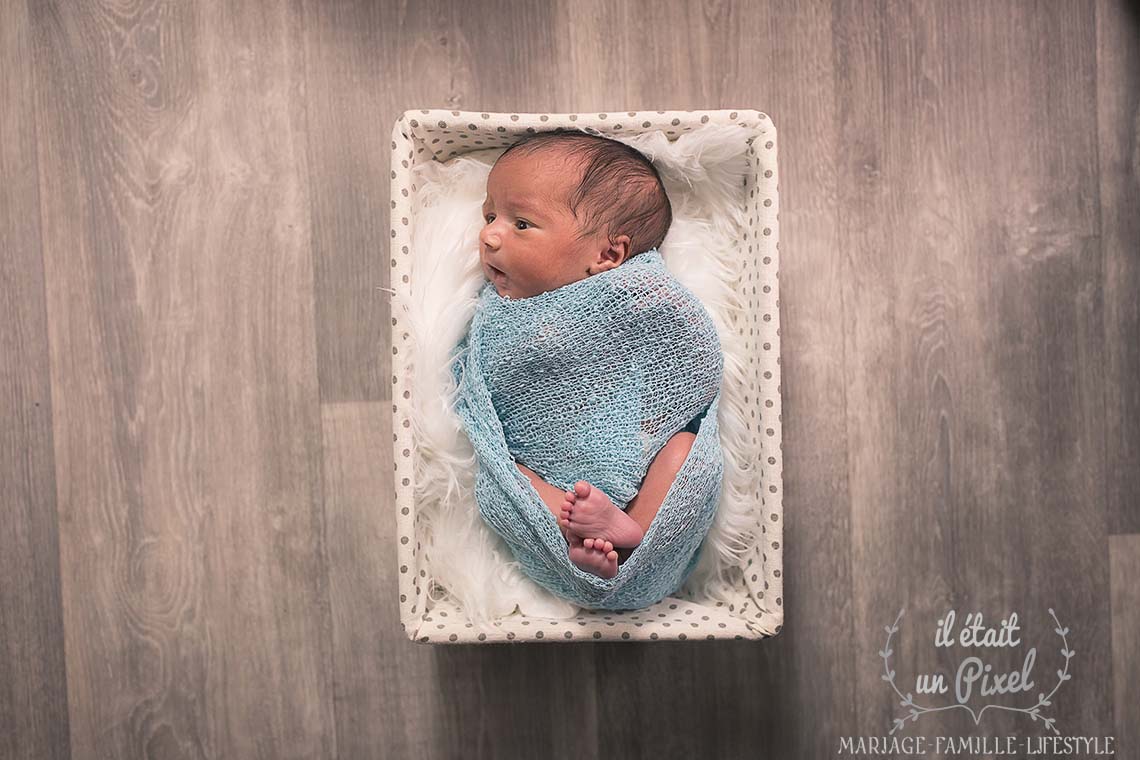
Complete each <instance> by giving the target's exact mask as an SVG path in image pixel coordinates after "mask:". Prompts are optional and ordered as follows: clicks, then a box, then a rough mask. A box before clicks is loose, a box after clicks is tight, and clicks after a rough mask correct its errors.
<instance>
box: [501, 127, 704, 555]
mask: <svg viewBox="0 0 1140 760" xmlns="http://www.w3.org/2000/svg"><path fill="white" fill-rule="evenodd" d="M483 221H484V227H483V228H482V230H481V232H480V234H479V242H480V246H479V248H480V262H481V264H482V267H483V273H484V274H485V276H486V277H487V279H488V280H489V281H490V282H491V283H492V284H493V285H494V288H495V290H496V291H497V293H498V294H499V295H500V296H502V297H503V298H506V299H526V298H531V297H534V296H537V295H540V294H542V293H546V292H548V291H552V290H556V289H558V288H561V287H563V286H565V285H569V284H570V283H574V282H577V281H579V280H582V279H584V278H587V277H590V276H592V275H597V274H600V273H602V272H605V271H608V270H611V269H613V268H615V267H619V266H621V265H622V264H624V263H626V262H627V261H629V260H630V259H631V257H634V256H636V255H637V254H639V253H643V252H645V251H648V250H651V249H656V248H657V247H658V246H659V245H660V244H661V242H662V241H663V240H664V238H665V234H666V232H667V231H668V229H669V225H670V224H671V222H672V209H671V207H670V204H669V199H668V197H667V196H666V194H665V188H664V186H663V184H662V182H661V179H660V177H659V175H658V174H657V171H656V169H655V168H654V167H653V165H652V164H651V163H650V162H649V161H648V160H647V159H646V158H645V157H644V156H643V155H642V154H641V153H640V152H638V151H637V150H635V149H634V148H631V147H629V146H627V145H625V144H623V143H620V142H618V141H616V140H608V139H606V138H603V137H596V136H593V135H590V134H587V133H584V132H579V131H562V130H558V131H554V132H542V133H537V134H535V135H531V136H528V137H525V138H523V139H522V140H520V141H519V142H517V143H515V144H514V145H512V146H511V147H510V148H508V149H507V150H506V151H505V152H504V153H503V154H502V155H501V156H500V157H499V159H498V161H497V162H496V163H495V165H494V167H493V168H492V170H491V173H490V175H489V176H488V179H487V197H486V199H485V200H484V203H483ZM538 339H540V340H541V337H539V338H538ZM589 361H591V357H590V356H578V357H573V356H568V357H566V360H565V372H570V373H573V372H575V363H576V362H589ZM552 414H553V415H554V416H555V417H557V415H558V412H557V410H553V411H552ZM694 422H696V420H694ZM694 429H698V428H695V427H694V424H693V423H690V425H689V427H688V428H686V429H685V430H682V431H680V432H677V433H675V434H674V435H672V437H671V438H670V439H669V440H668V442H667V443H666V444H665V446H664V447H663V448H662V449H661V450H660V451H659V452H658V453H657V455H656V457H655V458H654V459H653V461H652V463H651V464H650V466H649V469H648V471H647V472H646V475H645V478H644V480H643V481H642V483H641V488H640V489H639V490H638V491H637V494H636V496H635V497H634V498H633V499H632V500H630V501H629V502H628V504H627V505H626V511H622V510H621V509H619V508H618V507H617V506H616V505H615V504H614V502H613V501H612V500H611V498H610V496H609V495H607V494H606V493H605V492H604V491H602V490H601V489H600V488H598V487H596V486H595V485H593V484H591V483H590V482H588V481H586V480H579V481H577V483H575V484H574V487H573V490H567V491H563V490H561V489H560V488H557V487H555V486H553V485H551V484H549V483H547V482H546V481H545V480H543V479H542V477H540V476H539V475H538V474H537V473H536V472H535V471H534V470H532V469H530V468H529V467H528V466H527V465H526V464H524V463H522V462H518V461H516V463H515V464H516V466H517V467H518V469H519V471H521V472H522V473H523V474H524V475H526V476H527V478H528V479H529V480H530V481H531V483H532V484H533V486H534V488H535V490H536V491H537V492H538V494H539V496H540V497H541V498H542V500H543V502H544V503H545V505H546V506H547V508H548V509H549V510H550V512H551V514H552V515H553V516H554V518H555V519H556V520H557V522H558V525H559V527H560V529H561V531H562V534H563V536H564V537H565V538H566V541H567V543H568V545H569V549H568V553H569V558H570V561H571V562H572V563H573V564H574V565H575V566H577V567H578V568H580V569H582V570H583V571H586V572H589V573H593V574H594V575H597V576H599V577H602V578H612V577H614V576H615V575H616V574H617V572H618V564H619V563H620V562H624V561H625V560H626V559H627V558H628V557H629V556H630V554H632V552H633V550H634V548H635V547H637V546H638V544H639V543H641V541H642V538H643V537H644V535H645V533H646V531H648V530H649V527H650V524H651V523H652V522H653V519H654V517H655V516H656V515H657V512H658V509H659V508H660V507H661V504H662V502H663V501H664V499H665V496H666V494H667V493H668V491H669V488H670V486H671V485H672V484H673V481H674V479H675V478H676V476H677V473H678V471H680V469H681V467H682V465H683V464H684V463H685V460H686V458H687V457H688V454H689V451H690V449H691V448H692V446H693V441H694V440H695V438H696V436H695V434H694V433H693V432H692V431H693V430H694Z"/></svg>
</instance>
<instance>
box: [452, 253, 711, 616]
mask: <svg viewBox="0 0 1140 760" xmlns="http://www.w3.org/2000/svg"><path fill="white" fill-rule="evenodd" d="M451 368H452V375H453V377H454V378H455V380H456V384H457V387H458V390H457V394H456V401H455V411H456V413H457V415H458V416H459V418H460V420H461V421H462V422H463V425H464V428H465V430H466V432H467V435H468V437H469V438H470V439H471V443H472V447H473V449H474V450H475V453H476V457H477V460H478V466H477V472H476V476H475V498H476V501H477V503H478V509H479V514H480V516H481V517H482V518H483V520H484V521H485V522H486V523H487V524H488V525H489V526H490V527H491V529H492V530H494V531H495V532H496V533H497V534H498V535H499V536H501V537H502V538H503V539H504V541H506V543H507V545H508V546H509V548H510V550H511V552H512V553H513V554H514V556H515V558H516V559H517V560H518V561H519V564H520V566H521V568H522V570H523V572H525V573H526V574H527V575H528V576H529V577H530V578H531V579H532V580H534V581H535V582H536V583H538V584H540V585H542V586H543V587H544V588H546V589H548V590H549V591H551V592H552V593H554V594H557V595H559V596H561V597H563V598H565V599H568V600H570V601H572V602H574V603H576V604H578V605H580V606H583V607H588V608H591V609H609V610H618V609H642V608H644V607H647V606H649V605H651V604H654V603H655V602H657V601H660V600H661V599H663V598H664V597H666V596H668V595H669V594H672V593H675V592H676V591H677V590H678V589H680V587H681V586H682V585H683V584H684V582H685V580H686V579H687V578H688V576H689V574H690V573H691V572H692V570H693V568H695V567H696V563H697V559H698V558H699V556H700V546H701V542H702V541H703V540H704V537H705V535H706V534H707V533H708V530H709V527H710V526H711V525H712V521H713V518H714V517H715V515H716V506H717V502H718V501H719V498H720V492H721V483H722V479H723V475H724V458H723V452H722V451H721V448H720V440H719V433H718V425H717V406H718V403H719V401H720V386H721V380H722V377H723V369H724V359H723V354H722V352H721V346H720V340H719V338H718V336H717V333H716V327H715V325H714V323H713V321H712V319H711V317H710V316H709V313H708V311H707V310H706V309H705V307H704V305H703V304H702V303H701V302H700V300H699V299H697V297H696V296H695V295H693V294H692V293H691V292H690V291H689V290H688V289H687V288H685V287H684V286H683V285H682V284H681V283H680V282H679V281H678V280H676V278H674V277H673V276H672V274H671V273H670V272H669V271H668V270H667V269H666V268H665V263H664V261H663V259H662V258H661V254H660V253H659V252H658V251H657V250H656V249H650V250H648V251H646V252H644V253H642V254H640V255H638V256H635V257H633V258H632V259H630V260H629V261H627V262H626V263H624V264H622V265H620V266H618V267H615V268H613V269H610V270H607V271H605V272H602V273H600V274H596V275H593V276H590V277H586V278H585V279H582V280H579V281H577V282H574V283H571V284H569V285H565V286H563V287H561V288H558V289H556V290H552V291H547V292H546V293H542V294H540V295H537V296H533V297H531V298H523V299H511V298H508V297H503V296H500V295H499V294H498V292H497V291H496V290H495V287H494V285H493V284H491V283H489V282H488V283H486V284H485V285H484V286H483V289H482V290H481V291H480V293H479V300H478V304H477V306H476V310H475V314H474V317H473V319H472V321H471V326H470V329H469V331H468V333H467V335H465V336H464V338H463V339H462V340H461V341H460V342H459V345H458V346H457V347H456V353H455V355H454V356H453V361H452V367H451ZM686 429H687V430H690V431H692V432H695V433H696V440H695V441H694V442H693V447H692V449H691V451H690V453H689V456H688V458H687V459H686V460H685V463H684V465H683V466H682V468H681V471H680V472H679V473H678V474H677V477H676V478H675V480H674V483H673V485H672V487H671V488H670V489H669V492H668V494H667V495H666V497H665V500H664V502H663V503H662V505H661V508H660V510H659V511H658V513H657V516H656V517H655V518H654V520H653V522H652V524H651V525H650V527H649V530H648V531H646V533H645V537H644V538H643V539H642V542H641V544H640V545H639V546H638V547H637V548H636V549H635V550H634V552H633V553H632V555H631V556H630V557H629V558H628V559H626V560H625V561H624V562H622V563H621V564H620V565H619V566H618V573H617V575H616V576H614V577H613V578H609V579H604V578H599V577H598V576H596V575H593V574H591V573H587V572H585V571H583V570H580V569H579V568H577V567H575V566H574V565H573V564H572V563H571V562H570V560H569V557H568V547H567V543H566V539H565V538H564V537H563V535H562V532H561V530H560V529H559V527H558V524H557V522H556V520H555V518H554V516H553V515H552V514H551V512H550V510H549V509H548V508H547V507H546V505H545V504H544V503H543V501H542V499H541V497H540V496H539V495H538V492H537V491H536V490H535V489H534V486H533V485H532V484H531V482H530V480H529V479H528V478H527V477H526V476H525V475H523V473H522V472H520V471H519V469H518V467H517V466H516V465H515V462H516V461H517V462H519V463H522V464H524V465H526V466H527V467H529V468H530V469H532V470H534V471H535V472H536V473H537V474H538V475H539V476H540V477H542V479H543V480H545V481H546V482H548V483H550V484H551V485H554V486H557V487H558V488H560V489H562V490H570V489H571V488H573V485H574V483H576V482H577V481H578V480H585V481H587V482H589V483H591V484H592V485H594V486H596V487H598V488H600V489H601V490H602V491H603V492H605V493H606V495H608V496H609V497H610V498H611V500H612V501H613V502H614V504H615V505H616V506H617V507H619V508H621V509H625V508H626V507H627V506H628V503H629V501H630V500H631V499H633V497H634V496H636V494H637V491H638V489H639V488H640V487H641V482H642V480H643V479H644V477H645V474H646V472H647V471H648V469H649V465H650V464H651V463H652V461H653V459H654V457H655V456H656V455H657V453H658V452H659V451H660V450H661V448H662V447H663V446H664V445H665V443H666V442H668V440H669V438H670V437H672V436H673V435H674V434H675V433H677V432H679V431H681V430H686Z"/></svg>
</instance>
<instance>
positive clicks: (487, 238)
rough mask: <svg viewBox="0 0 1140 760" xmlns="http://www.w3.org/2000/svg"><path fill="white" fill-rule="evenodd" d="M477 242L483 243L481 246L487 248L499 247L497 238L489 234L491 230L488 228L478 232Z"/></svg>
mask: <svg viewBox="0 0 1140 760" xmlns="http://www.w3.org/2000/svg"><path fill="white" fill-rule="evenodd" d="M479 240H481V241H482V242H483V245H485V246H487V247H488V248H498V247H499V236H498V235H497V234H495V233H493V232H491V228H490V227H489V226H488V227H484V228H483V229H482V231H480V233H479Z"/></svg>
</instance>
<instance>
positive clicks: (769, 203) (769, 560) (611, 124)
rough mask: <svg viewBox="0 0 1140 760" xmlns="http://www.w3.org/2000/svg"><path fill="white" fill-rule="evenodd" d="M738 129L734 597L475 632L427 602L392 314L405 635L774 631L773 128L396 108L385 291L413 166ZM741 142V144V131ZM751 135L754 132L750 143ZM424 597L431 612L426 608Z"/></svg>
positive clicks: (398, 267) (660, 115)
mask: <svg viewBox="0 0 1140 760" xmlns="http://www.w3.org/2000/svg"><path fill="white" fill-rule="evenodd" d="M710 123H711V124H722V125H731V124H738V125H740V126H741V127H746V128H747V129H742V130H741V133H742V136H741V138H740V148H741V152H742V153H746V154H747V156H748V159H749V165H750V166H751V167H752V169H753V173H752V175H751V176H749V177H747V178H746V179H745V182H744V186H743V188H742V193H741V198H740V202H741V204H742V207H743V208H744V210H745V216H746V224H747V227H746V229H745V230H744V231H743V232H742V235H741V239H740V241H739V248H740V252H741V256H742V257H743V259H744V268H743V271H742V274H741V279H740V281H739V282H738V287H739V288H740V293H741V294H742V295H743V296H744V301H745V303H746V304H747V306H748V313H747V314H746V315H745V316H744V317H743V318H742V319H739V320H737V322H736V324H735V328H736V329H737V331H738V332H739V333H740V335H741V337H742V339H743V341H744V343H745V347H746V351H747V353H748V356H749V365H748V369H749V373H748V374H749V393H748V396H749V397H750V398H753V399H755V406H754V408H753V409H752V410H750V414H749V419H748V425H749V429H750V431H751V438H752V444H753V446H754V450H753V451H751V452H749V455H750V457H751V458H752V459H754V460H755V461H756V462H757V464H758V467H759V472H760V477H759V478H758V479H757V483H758V492H757V493H756V494H755V495H754V496H755V500H756V519H757V522H758V523H759V524H760V529H761V533H762V540H761V541H760V542H758V544H757V547H756V550H755V552H753V554H752V556H749V557H747V558H746V561H745V562H743V563H742V564H741V567H740V574H739V596H738V597H737V598H736V601H734V602H719V601H716V602H713V601H704V602H701V601H696V600H693V601H686V600H684V599H677V598H674V597H667V598H666V599H664V600H662V601H661V602H659V603H657V604H656V605H653V606H652V607H649V608H647V609H644V610H639V611H635V612H613V611H605V610H599V611H591V610H582V611H581V612H580V613H579V614H578V615H577V616H576V617H575V618H571V619H568V620H550V619H546V618H537V617H526V616H521V615H518V614H516V615H513V616H511V617H509V618H506V619H504V620H502V621H500V622H499V624H498V625H497V626H496V628H495V629H494V630H492V631H484V630H480V629H476V628H475V626H473V625H472V623H471V622H470V621H469V620H468V619H467V617H466V615H465V614H464V612H463V611H462V610H460V609H458V608H456V606H455V605H454V603H452V602H449V601H436V600H435V597H434V595H432V597H431V598H429V591H430V589H428V588H427V585H428V582H427V580H426V577H427V575H428V573H427V569H426V568H427V560H428V557H427V556H426V555H425V554H424V553H423V552H422V551H420V546H421V538H422V532H421V523H420V521H419V519H418V517H417V515H416V510H415V504H414V498H413V494H414V489H415V483H414V478H415V468H414V460H413V457H414V456H415V449H416V444H415V441H414V440H413V435H412V427H411V425H410V423H409V420H408V416H409V414H410V411H411V408H412V407H411V401H410V400H411V398H412V394H414V393H415V392H416V390H415V388H414V387H412V385H411V384H410V383H409V382H408V378H409V377H410V376H411V373H410V369H411V368H410V367H409V366H408V365H407V361H406V357H407V356H409V354H410V346H409V341H410V340H411V338H410V333H409V331H408V330H407V329H405V328H404V327H402V326H401V325H400V323H399V320H398V318H397V317H393V318H392V324H391V333H392V335H391V340H392V399H393V404H392V414H393V431H394V432H393V444H392V445H393V451H394V455H395V473H394V484H395V486H394V498H395V505H396V522H397V534H398V538H397V542H398V543H397V561H398V563H399V574H398V578H399V592H400V620H401V625H402V626H403V629H404V632H405V634H406V635H407V636H408V637H409V638H410V639H411V640H413V641H417V642H423V643H444V644H447V643H493V642H512V643H514V642H543V641H548V642H569V641H597V640H609V641H631V640H637V641H642V640H644V641H657V640H664V639H672V640H708V639H761V638H765V637H768V636H772V635H775V634H777V633H779V632H780V631H781V629H782V627H783V618H784V614H783V580H782V575H783V505H782V497H783V488H782V485H783V484H782V458H781V426H780V425H781V420H780V386H779V383H780V366H779V365H780V359H779V357H780V343H779V334H780V331H779V298H778V294H779V289H778V266H779V255H778V252H779V243H778V240H779V227H778V209H779V199H778V195H777V180H778V176H777V170H776V142H777V139H776V138H777V136H776V129H775V126H774V125H773V124H772V122H771V120H770V119H769V118H768V117H767V115H766V114H764V113H761V112H759V111H754V110H744V109H740V110H727V109H726V110H713V111H629V112H621V113H578V114H527V113H510V114H507V113H482V112H474V111H450V110H443V109H434V110H433V109H421V110H412V111H405V112H404V114H403V115H401V116H400V118H399V119H397V121H396V123H395V125H394V127H393V130H392V142H391V150H392V157H391V177H390V178H391V209H390V219H391V245H390V250H389V253H390V261H391V273H392V280H391V287H392V288H393V289H396V290H397V291H399V292H401V293H403V294H407V293H409V292H410V291H411V289H412V288H413V287H414V283H413V282H411V281H410V277H409V274H410V271H411V266H410V257H411V256H412V255H414V252H413V251H412V250H411V248H410V246H411V243H410V238H411V234H410V233H411V224H412V218H413V214H414V208H415V200H416V190H417V189H416V186H415V184H414V183H413V182H412V171H411V170H412V167H414V166H415V165H416V164H418V163H421V162H425V161H441V162H442V161H447V160H449V159H451V158H453V157H454V156H457V155H460V154H463V153H467V152H469V151H476V150H486V149H491V148H503V147H506V146H507V145H509V144H511V143H512V142H514V141H515V140H516V139H517V138H518V137H521V136H522V135H525V134H529V133H532V132H536V131H542V130H547V129H555V128H558V127H564V128H577V129H581V130H583V131H586V132H589V133H591V134H600V135H603V136H617V135H622V134H625V135H629V134H637V133H642V132H650V131H661V132H663V133H664V134H665V135H666V136H667V137H669V138H670V139H676V137H677V136H679V135H680V134H682V133H684V132H687V131H690V130H693V129H697V128H699V127H701V126H703V125H704V124H710ZM746 133H747V135H748V136H749V139H746V137H745V134H746ZM752 135H756V136H755V137H751V136H752ZM429 601H430V605H431V606H430V608H429Z"/></svg>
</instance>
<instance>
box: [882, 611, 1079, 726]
mask: <svg viewBox="0 0 1140 760" xmlns="http://www.w3.org/2000/svg"><path fill="white" fill-rule="evenodd" d="M905 611H906V608H905V607H904V608H902V609H900V610H899V614H898V617H896V618H895V622H894V624H893V625H888V626H885V627H884V629H883V630H885V631H886V632H887V643H886V644H885V645H884V646H883V648H882V649H880V650H879V656H880V657H881V658H883V675H882V676H881V678H882V679H883V680H884V681H886V682H887V683H889V684H890V685H891V688H892V689H894V692H895V694H897V695H898V696H899V700H900V701H899V705H900V706H902V707H904V708H909V711H908V712H907V714H905V715H903V716H902V717H901V718H894V719H893V721H894V726H893V727H892V728H891V731H890V733H891V734H894V732H895V731H898V730H899V729H901V728H902V727H903V726H905V725H906V722H907V721H908V720H909V721H911V722H914V723H917V722H918V716H920V715H925V714H926V713H932V712H940V711H942V710H953V709H954V708H956V707H961V708H962V709H963V710H965V711H966V712H968V713H970V717H972V718H973V719H974V725H975V726H976V725H977V724H978V723H979V722H980V721H981V719H982V715H983V714H984V713H985V711H986V710H989V709H990V708H991V707H992V708H993V709H995V710H1009V711H1010V712H1020V713H1025V714H1026V715H1028V716H1029V717H1030V718H1032V719H1033V720H1034V721H1036V720H1037V719H1038V718H1040V719H1041V721H1042V722H1043V723H1044V724H1045V728H1047V729H1049V730H1052V731H1053V733H1054V734H1056V735H1057V736H1060V735H1061V731H1060V729H1058V728H1057V727H1056V725H1054V724H1055V723H1056V722H1057V719H1056V718H1047V717H1045V716H1044V715H1042V714H1041V708H1042V707H1048V706H1049V705H1051V704H1053V702H1052V701H1051V699H1052V697H1053V695H1054V694H1056V693H1057V689H1059V688H1061V684H1063V683H1064V682H1065V681H1068V680H1069V679H1070V678H1072V676H1071V675H1070V674H1069V660H1070V659H1071V658H1072V656H1073V655H1074V654H1076V651H1075V650H1072V649H1069V640H1068V639H1067V638H1066V635H1067V634H1068V633H1069V629H1068V628H1062V627H1061V621H1060V620H1058V619H1057V615H1056V613H1054V612H1053V608H1052V607H1050V608H1049V614H1050V615H1051V616H1052V617H1053V622H1054V623H1056V624H1057V627H1056V628H1055V629H1054V630H1053V632H1054V633H1056V634H1057V635H1058V636H1060V637H1061V654H1062V655H1064V657H1065V669H1064V670H1058V671H1057V685H1056V686H1054V687H1053V690H1052V691H1050V692H1049V694H1048V695H1046V694H1045V693H1044V692H1040V693H1038V695H1037V704H1035V705H1032V706H1031V707H1007V706H1005V705H986V706H985V707H983V708H982V709H981V710H979V711H978V712H976V713H975V712H974V710H973V709H972V708H971V707H969V706H968V705H946V706H944V707H925V706H923V705H920V704H917V703H915V701H914V695H913V694H911V693H910V692H907V694H906V696H903V693H902V692H901V691H899V688H898V686H896V685H895V671H893V670H891V666H890V658H891V654H892V653H893V650H892V649H891V637H892V636H894V635H895V633H896V632H898V630H899V621H900V620H902V616H903V612H905Z"/></svg>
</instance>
